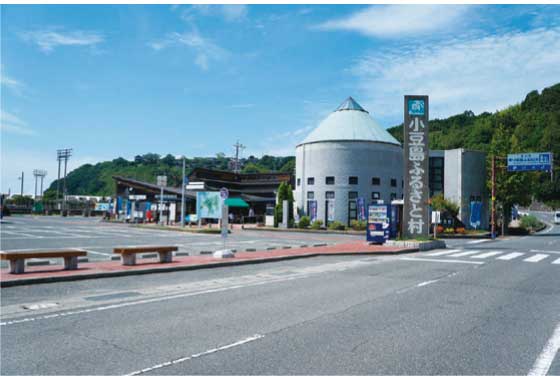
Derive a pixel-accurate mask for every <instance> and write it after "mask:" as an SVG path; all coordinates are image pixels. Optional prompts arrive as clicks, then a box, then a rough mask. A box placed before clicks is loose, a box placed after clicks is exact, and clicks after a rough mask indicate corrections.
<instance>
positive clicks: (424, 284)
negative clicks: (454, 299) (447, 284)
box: [416, 279, 439, 287]
mask: <svg viewBox="0 0 560 376" xmlns="http://www.w3.org/2000/svg"><path fill="white" fill-rule="evenodd" d="M437 281H439V279H432V280H431V281H424V282H420V283H419V284H417V285H416V287H423V286H428V285H431V284H432V283H436V282H437Z"/></svg>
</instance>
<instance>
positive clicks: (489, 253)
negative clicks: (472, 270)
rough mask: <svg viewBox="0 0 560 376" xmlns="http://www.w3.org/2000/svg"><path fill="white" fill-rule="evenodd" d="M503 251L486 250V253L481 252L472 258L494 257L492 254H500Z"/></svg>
mask: <svg viewBox="0 0 560 376" xmlns="http://www.w3.org/2000/svg"><path fill="white" fill-rule="evenodd" d="M502 253H503V252H500V251H492V252H485V253H481V254H480V255H475V256H472V258H474V259H485V258H489V257H492V256H496V255H500V254H502Z"/></svg>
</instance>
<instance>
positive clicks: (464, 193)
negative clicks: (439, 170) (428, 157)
mask: <svg viewBox="0 0 560 376" xmlns="http://www.w3.org/2000/svg"><path fill="white" fill-rule="evenodd" d="M444 196H445V198H446V199H449V200H451V201H454V202H455V203H457V204H459V206H460V211H459V218H460V219H461V221H462V222H463V223H464V224H465V225H467V227H470V224H469V218H470V198H471V196H479V197H480V198H481V199H482V214H481V227H482V228H487V227H488V213H489V212H488V192H487V189H486V154H485V153H483V152H479V151H467V150H465V149H452V150H445V169H444Z"/></svg>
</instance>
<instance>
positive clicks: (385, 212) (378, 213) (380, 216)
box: [366, 204, 391, 244]
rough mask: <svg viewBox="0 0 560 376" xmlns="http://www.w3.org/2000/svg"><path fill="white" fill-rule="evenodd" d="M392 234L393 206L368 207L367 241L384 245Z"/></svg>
mask: <svg viewBox="0 0 560 376" xmlns="http://www.w3.org/2000/svg"><path fill="white" fill-rule="evenodd" d="M390 232H391V205H383V204H371V205H369V206H368V221H367V230H366V240H367V241H368V242H370V243H377V244H383V243H385V242H386V241H387V240H388V239H389V236H390Z"/></svg>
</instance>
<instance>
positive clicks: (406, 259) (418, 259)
mask: <svg viewBox="0 0 560 376" xmlns="http://www.w3.org/2000/svg"><path fill="white" fill-rule="evenodd" d="M399 260H404V261H426V262H448V263H453V264H476V265H481V264H484V261H466V260H440V259H424V258H417V257H401V258H400V259H399Z"/></svg>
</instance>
